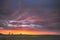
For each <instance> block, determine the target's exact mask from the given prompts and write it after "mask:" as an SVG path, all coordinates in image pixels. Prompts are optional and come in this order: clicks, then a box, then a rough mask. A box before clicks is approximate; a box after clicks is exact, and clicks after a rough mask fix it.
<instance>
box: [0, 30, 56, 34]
mask: <svg viewBox="0 0 60 40" xmlns="http://www.w3.org/2000/svg"><path fill="white" fill-rule="evenodd" d="M9 32H10V34H12V33H13V34H27V35H47V34H48V35H54V34H57V33H56V32H49V31H34V30H0V33H3V34H9Z"/></svg>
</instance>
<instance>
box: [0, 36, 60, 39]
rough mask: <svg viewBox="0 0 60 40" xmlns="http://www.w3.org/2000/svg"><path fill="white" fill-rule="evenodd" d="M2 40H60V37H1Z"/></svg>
mask: <svg viewBox="0 0 60 40" xmlns="http://www.w3.org/2000/svg"><path fill="white" fill-rule="evenodd" d="M0 40H60V36H59V35H0Z"/></svg>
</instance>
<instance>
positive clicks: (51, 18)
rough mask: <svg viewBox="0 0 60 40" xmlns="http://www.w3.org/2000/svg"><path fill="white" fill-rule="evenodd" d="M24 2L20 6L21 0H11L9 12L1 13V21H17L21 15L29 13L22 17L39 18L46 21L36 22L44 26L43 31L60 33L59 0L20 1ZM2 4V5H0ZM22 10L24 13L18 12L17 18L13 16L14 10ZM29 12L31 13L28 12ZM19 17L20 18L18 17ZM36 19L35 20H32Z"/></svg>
mask: <svg viewBox="0 0 60 40" xmlns="http://www.w3.org/2000/svg"><path fill="white" fill-rule="evenodd" d="M20 2H22V3H21V4H19V0H9V5H8V6H9V7H8V8H9V12H7V13H2V12H0V15H1V16H0V19H2V18H4V19H6V18H8V17H9V19H15V18H16V17H18V16H20V15H21V13H22V14H24V13H25V12H28V14H27V15H24V16H22V19H25V18H28V17H30V16H36V17H37V16H38V17H39V18H38V20H44V21H38V20H37V21H35V22H34V23H36V24H41V25H42V26H44V27H43V28H42V29H46V30H50V31H52V30H53V31H60V22H59V21H60V20H59V18H60V16H59V11H60V1H59V0H20ZM0 4H1V3H0ZM16 8H17V9H18V10H20V9H21V8H22V9H23V10H22V9H21V10H22V12H20V13H19V12H17V14H16V15H15V16H12V17H11V15H12V14H13V13H12V12H15V11H14V10H16ZM1 10H2V9H1ZM28 10H29V11H28ZM17 15H18V16H17ZM31 19H35V18H31ZM12 29H13V28H12Z"/></svg>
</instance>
